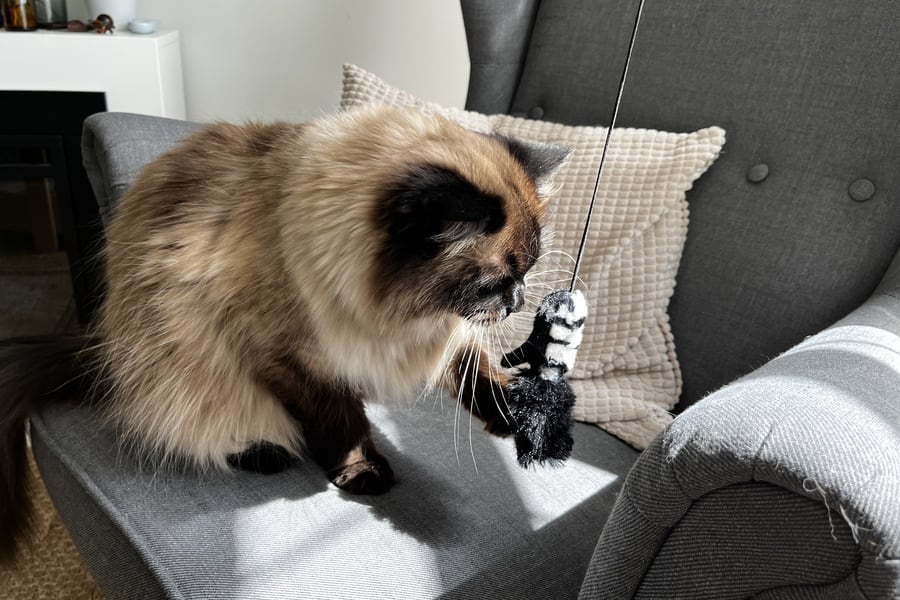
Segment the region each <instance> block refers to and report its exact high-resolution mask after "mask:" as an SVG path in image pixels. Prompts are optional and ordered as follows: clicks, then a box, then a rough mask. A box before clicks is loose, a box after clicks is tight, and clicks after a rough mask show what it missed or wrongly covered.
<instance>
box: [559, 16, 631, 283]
mask: <svg viewBox="0 0 900 600" xmlns="http://www.w3.org/2000/svg"><path fill="white" fill-rule="evenodd" d="M643 11H644V0H640V1H639V3H638V9H637V15H635V17H634V27H632V29H631V41H629V42H628V54H627V55H626V56H625V66H624V67H622V78H621V79H620V80H619V90H618V92H617V93H616V103H615V105H614V106H613V112H612V117H611V118H610V120H609V128H608V129H607V130H606V141H604V142H603V153H602V154H600V166H599V167H598V168H597V180H596V181H595V182H594V193H593V194H591V203H590V205H589V206H588V213H587V218H586V219H585V222H584V231H583V232H582V234H581V243H580V244H579V245H578V254H577V255H575V267H574V268H573V269H572V281H571V282H570V283H569V291H570V292H573V291H575V282H576V280H577V279H578V269H579V268H580V267H581V258H582V255H583V254H584V247H585V245H586V244H587V238H588V231H589V230H590V228H591V216H592V215H593V214H594V202H595V201H596V200H597V190H598V189H600V178H601V177H603V165H604V163H606V152H607V151H608V150H609V140H610V138H611V137H612V132H613V128H615V126H616V119H617V118H618V116H619V105H620V104H621V103H622V92H623V91H624V90H625V78H626V77H627V76H628V65H630V64H631V53H632V52H633V51H634V40H635V39H636V38H637V31H638V25H640V23H641V13H642V12H643Z"/></svg>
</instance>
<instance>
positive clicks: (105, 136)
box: [81, 113, 200, 224]
mask: <svg viewBox="0 0 900 600" xmlns="http://www.w3.org/2000/svg"><path fill="white" fill-rule="evenodd" d="M199 127H200V125H198V124H196V123H190V122H187V121H179V120H176V119H162V118H159V117H150V116H146V115H133V114H128V113H98V114H95V115H92V116H90V117H88V118H87V119H85V121H84V128H83V130H82V138H81V147H82V149H81V151H82V156H83V158H84V168H85V170H86V171H87V174H88V179H89V180H90V182H91V187H92V188H93V190H94V196H95V197H96V199H97V203H98V204H99V205H100V217H101V218H102V219H103V222H104V224H105V223H106V222H107V221H108V220H109V215H110V210H111V207H112V206H114V205H115V203H116V202H118V200H119V198H121V197H122V194H124V193H125V191H126V190H127V189H128V186H129V185H131V182H132V181H133V180H134V178H135V176H137V174H138V172H139V171H140V169H141V168H142V167H143V166H144V165H145V164H146V163H147V162H148V161H150V160H152V159H154V158H156V157H157V156H158V155H159V154H161V153H162V152H165V151H166V150H168V149H169V148H171V147H172V145H173V144H175V143H176V142H177V141H178V140H180V139H181V138H183V137H184V136H185V135H187V134H188V133H190V132H192V131H195V130H196V129H198V128H199Z"/></svg>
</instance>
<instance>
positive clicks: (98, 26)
mask: <svg viewBox="0 0 900 600" xmlns="http://www.w3.org/2000/svg"><path fill="white" fill-rule="evenodd" d="M115 28H116V24H115V22H114V21H113V18H112V17H110V16H109V15H106V14H103V15H97V18H96V19H94V20H93V21H91V22H90V23H85V22H84V21H69V22H68V23H67V24H66V29H68V30H69V31H74V32H78V33H81V32H84V31H96V32H97V33H100V34H103V33H108V34H110V35H112V34H113V33H114V30H115Z"/></svg>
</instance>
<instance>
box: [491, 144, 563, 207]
mask: <svg viewBox="0 0 900 600" xmlns="http://www.w3.org/2000/svg"><path fill="white" fill-rule="evenodd" d="M497 138H498V139H499V140H500V141H501V142H503V143H504V144H505V145H506V147H507V148H508V149H509V152H510V154H512V155H513V156H514V157H515V158H516V160H518V161H519V164H521V165H522V168H523V169H525V173H526V174H527V175H528V176H529V177H531V180H532V181H534V185H535V187H537V189H538V193H539V194H540V195H541V196H545V195H546V194H547V193H548V192H549V190H550V188H551V186H552V184H553V178H554V177H555V176H556V174H557V173H559V170H560V169H562V168H563V166H565V164H566V162H567V161H568V159H569V156H571V154H572V150H571V149H569V148H566V147H565V146H559V145H557V144H548V143H544V142H530V141H526V140H520V139H517V138H511V137H506V136H503V135H498V136H497Z"/></svg>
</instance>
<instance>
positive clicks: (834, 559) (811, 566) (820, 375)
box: [582, 261, 900, 599]
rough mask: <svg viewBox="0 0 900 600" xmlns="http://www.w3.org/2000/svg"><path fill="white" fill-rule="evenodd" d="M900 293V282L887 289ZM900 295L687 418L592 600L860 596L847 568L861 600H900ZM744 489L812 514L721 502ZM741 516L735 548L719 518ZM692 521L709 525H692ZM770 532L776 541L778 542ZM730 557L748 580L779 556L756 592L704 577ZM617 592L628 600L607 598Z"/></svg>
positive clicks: (642, 475)
mask: <svg viewBox="0 0 900 600" xmlns="http://www.w3.org/2000/svg"><path fill="white" fill-rule="evenodd" d="M894 268H900V261H898V263H896V264H895V267H894ZM897 280H898V278H897V277H896V274H895V273H894V272H893V271H892V273H891V276H890V277H889V278H888V279H887V280H886V282H892V281H897ZM898 292H900V290H898V289H896V288H891V287H889V285H888V283H886V284H885V286H883V287H882V288H881V290H880V293H879V294H876V295H875V296H873V297H872V298H871V299H870V300H869V301H868V302H867V303H866V304H865V305H864V306H862V307H860V308H859V309H858V310H857V311H855V312H854V313H853V314H851V315H850V316H848V317H847V318H846V319H843V320H841V321H839V322H838V323H836V324H835V325H834V326H833V327H831V328H829V329H827V330H825V331H823V332H821V333H820V334H818V335H815V336H813V337H810V338H809V339H807V340H805V341H804V342H803V343H801V344H800V345H798V346H797V347H795V348H793V349H791V350H790V351H789V352H786V353H785V354H783V355H781V356H779V357H778V358H776V359H774V360H773V361H771V362H770V363H768V364H766V365H765V366H763V367H762V368H760V369H758V370H757V371H755V372H753V373H752V374H750V375H748V376H746V377H744V378H742V379H740V380H738V381H736V382H735V383H733V384H731V385H729V386H726V387H725V388H723V389H721V390H720V391H718V392H716V393H714V394H712V395H711V396H709V397H707V398H705V399H704V400H703V401H702V402H700V403H698V404H696V405H694V406H693V407H691V408H690V409H689V410H687V411H685V412H684V413H683V414H682V415H681V416H680V417H679V418H678V419H676V420H675V422H674V423H673V424H672V425H671V426H670V427H669V428H668V429H667V430H666V431H665V432H664V433H663V434H662V435H661V436H660V437H659V438H657V440H656V441H655V442H654V444H653V446H651V448H649V449H648V450H647V451H646V452H645V453H644V455H642V456H641V458H640V459H639V460H638V462H637V463H636V465H635V468H634V469H633V470H632V472H631V473H630V474H629V477H628V480H627V482H626V485H625V487H624V488H623V491H622V494H621V495H620V498H619V501H618V503H617V505H616V508H615V509H614V511H613V514H612V515H611V516H610V520H609V521H608V522H607V524H606V528H605V529H604V531H603V533H602V534H601V536H600V541H599V542H598V546H597V550H596V552H595V555H594V559H593V562H592V564H591V568H590V569H589V572H588V575H587V577H586V579H585V584H584V587H583V589H582V597H584V598H592V597H597V598H631V597H633V595H634V594H635V592H636V591H637V590H646V591H647V595H646V597H659V596H658V595H657V594H658V593H659V592H660V590H663V589H667V590H669V591H668V592H667V593H668V594H671V595H667V596H666V597H670V598H732V597H734V598H743V597H747V596H748V595H749V594H750V593H755V592H759V593H762V592H764V591H766V590H767V589H769V588H770V587H779V586H785V587H786V586H787V585H788V584H793V585H794V589H793V590H790V591H789V592H788V591H785V593H786V594H787V593H792V594H801V593H805V594H807V595H809V594H813V590H809V589H807V590H804V591H802V592H801V588H799V587H797V586H800V585H801V584H804V583H805V584H807V585H820V586H824V587H822V588H821V591H822V594H823V595H822V596H816V595H814V594H813V595H812V596H810V597H823V598H827V597H833V596H828V595H827V594H828V593H832V592H833V591H834V589H835V588H834V586H837V585H841V586H845V587H843V588H838V589H847V588H846V586H848V585H850V584H849V583H841V582H842V581H843V580H844V579H846V578H847V576H848V573H847V568H848V566H849V567H852V569H853V572H852V579H853V580H854V581H855V584H856V585H858V588H859V594H861V595H862V597H865V598H869V599H876V598H895V597H898V596H900V502H898V501H897V499H898V498H900V401H898V390H900V293H898ZM746 482H767V483H768V484H772V485H774V486H779V487H780V488H782V489H783V490H786V491H789V492H792V493H793V494H795V495H798V496H803V497H805V498H807V499H808V501H806V502H805V503H802V505H800V504H797V503H796V502H794V504H796V506H793V505H791V506H788V507H787V508H779V506H778V503H777V502H773V501H771V500H769V501H767V502H768V505H767V506H766V505H765V503H764V502H758V501H756V500H754V499H753V498H752V496H748V495H747V494H746V490H744V492H742V496H741V498H740V499H739V500H738V499H735V500H731V501H730V503H729V501H727V499H725V500H723V498H722V497H721V493H722V490H726V489H728V488H729V487H732V486H737V485H739V484H742V483H746ZM714 494H715V495H714ZM810 502H813V503H817V504H818V505H819V506H820V508H821V509H824V508H825V507H827V511H825V510H820V511H819V513H818V516H816V514H815V512H813V513H810V514H797V513H795V512H792V511H795V510H798V509H799V510H802V511H807V512H808V511H809V510H811V509H810ZM703 504H709V505H710V507H709V508H708V509H706V514H704V515H701V516H697V515H696V514H694V513H696V512H697V511H699V510H700V508H698V507H699V506H701V505H703ZM729 504H730V506H732V507H733V508H732V509H731V511H730V512H731V514H732V515H734V519H735V529H734V531H733V532H732V534H733V535H734V537H730V536H728V535H725V536H721V537H720V538H719V539H716V537H715V535H714V533H715V530H716V525H715V521H716V519H715V516H716V514H718V515H720V517H721V515H727V514H728V512H729V511H728V509H727V507H728V506H729ZM753 510H761V511H762V513H761V514H762V516H765V515H766V514H768V520H766V519H761V520H760V526H758V527H756V531H757V535H756V537H755V538H754V537H753V536H752V535H750V536H745V537H746V538H747V539H752V540H754V541H753V543H752V544H751V545H746V544H745V545H744V547H743V548H742V544H741V543H740V542H739V540H740V539H741V538H740V535H739V534H740V530H739V528H738V523H739V521H738V519H739V518H746V517H747V515H748V514H749V513H750V511H753ZM692 516H693V518H696V519H699V520H700V521H701V523H700V525H692V524H691V523H690V522H689V518H692ZM823 517H824V518H823ZM794 519H796V522H795V523H794V524H793V526H792V523H791V522H792V520H794ZM792 527H793V535H794V536H795V537H796V543H800V544H801V547H800V548H798V547H797V546H796V545H794V548H795V549H797V550H803V551H800V552H796V553H791V552H788V550H789V549H790V547H791V545H788V544H786V539H785V536H786V537H787V538H788V539H789V538H790V537H791V536H790V535H787V534H788V532H789V531H790V530H791V528H792ZM772 528H775V530H776V531H777V532H778V534H777V535H774V536H770V535H767V533H766V532H767V531H771V530H772ZM691 529H693V531H691ZM719 530H720V531H721V530H722V527H719ZM625 532H630V533H631V534H632V535H631V537H628V538H627V544H626V547H632V546H637V547H642V554H641V555H640V556H636V557H626V559H625V560H623V550H622V545H623V543H624V542H623V539H624V536H625ZM848 534H849V536H850V540H848V539H847V536H848ZM638 537H639V538H641V539H637V538H638ZM829 540H832V541H833V544H832V543H831V542H830V541H829ZM851 542H852V543H851ZM647 548H653V549H654V550H647ZM720 551H721V552H725V553H726V554H728V553H730V554H732V555H733V556H739V557H743V558H742V560H743V562H744V567H745V568H747V565H748V564H750V565H752V564H755V560H756V559H755V558H754V557H757V558H758V557H765V556H768V557H769V561H765V560H763V561H762V562H763V563H765V562H768V563H769V564H768V565H767V570H766V571H764V572H761V574H760V575H759V576H758V577H753V576H750V574H749V573H748V576H747V578H746V579H744V578H741V577H736V574H735V573H734V572H733V570H730V569H726V568H724V567H722V566H719V567H716V566H715V564H710V565H709V567H708V568H704V567H702V565H697V564H696V561H697V560H698V559H701V558H702V557H703V556H704V555H707V558H709V557H711V556H715V554H716V553H717V552H720ZM807 553H808V554H807ZM827 555H831V557H830V558H829V559H828V560H824V559H823V560H819V558H820V557H823V556H827ZM623 577H624V580H623ZM613 584H615V585H617V586H619V587H618V589H619V590H620V591H621V593H620V594H609V593H607V591H606V590H607V588H608V587H609V586H611V585H613ZM829 585H830V586H832V589H831V590H830V591H829V589H828V586H829ZM754 586H755V587H754ZM676 591H677V592H679V593H675V592H676ZM772 593H774V592H772ZM854 593H856V592H854ZM636 597H642V596H641V594H638V595H637V596H636ZM773 597H778V596H773ZM786 597H793V596H786ZM797 597H804V596H802V595H800V596H797ZM849 597H852V596H849Z"/></svg>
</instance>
